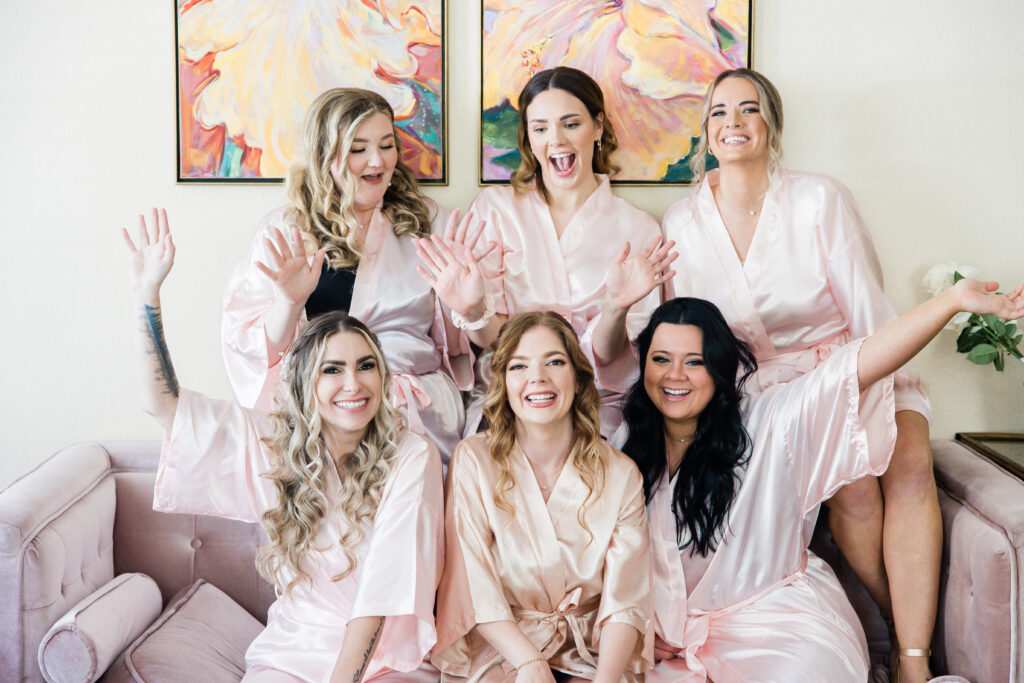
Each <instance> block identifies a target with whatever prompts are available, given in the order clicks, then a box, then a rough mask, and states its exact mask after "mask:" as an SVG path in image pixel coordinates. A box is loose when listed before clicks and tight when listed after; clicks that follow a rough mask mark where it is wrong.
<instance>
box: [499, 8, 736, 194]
mask: <svg viewBox="0 0 1024 683" xmlns="http://www.w3.org/2000/svg"><path fill="white" fill-rule="evenodd" d="M750 5H751V0H718V1H717V2H715V1H712V0H532V1H531V2H520V1H519V0H482V2H481V6H482V24H481V26H482V35H481V55H482V57H481V62H482V64H481V69H482V70H481V74H482V83H481V91H480V92H481V103H480V109H481V112H480V113H481V128H480V130H481V141H480V143H481V144H480V154H481V157H480V182H481V184H490V183H504V182H508V180H509V178H510V177H511V175H512V172H513V171H514V170H515V169H516V168H517V167H518V166H519V161H520V155H519V151H518V149H517V144H516V129H517V126H518V125H519V113H518V112H517V111H516V108H515V105H516V101H517V99H518V96H519V91H520V90H521V89H522V87H523V86H524V85H525V84H526V82H527V81H528V80H529V79H530V77H531V76H532V75H533V74H534V73H536V72H538V71H541V70H543V69H549V68H552V67H555V66H572V67H576V68H577V69H581V70H583V71H585V72H587V73H588V74H590V75H591V76H592V77H593V78H594V80H596V81H597V83H598V84H599V85H600V86H601V89H602V90H603V91H604V97H605V108H606V110H607V111H608V115H609V118H610V120H611V121H612V125H613V126H614V129H615V134H616V137H617V138H618V142H619V149H618V151H617V152H616V153H615V156H614V161H615V162H616V163H617V164H618V165H619V166H620V167H621V169H622V170H621V171H619V173H617V174H616V175H615V176H614V177H613V178H612V180H613V182H616V183H622V184H635V185H661V184H685V183H688V182H690V181H691V180H692V175H691V173H690V167H689V160H690V153H691V148H694V147H695V146H696V145H695V142H696V139H697V138H698V137H699V135H700V107H701V102H702V99H703V97H704V91H705V90H706V89H707V86H708V85H709V84H710V83H711V81H713V80H714V79H715V77H716V76H717V75H718V74H719V73H721V72H722V71H724V70H726V69H734V68H737V67H744V66H749V64H750V12H751V7H750Z"/></svg>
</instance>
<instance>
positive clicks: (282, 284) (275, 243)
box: [256, 228, 325, 306]
mask: <svg viewBox="0 0 1024 683" xmlns="http://www.w3.org/2000/svg"><path fill="white" fill-rule="evenodd" d="M292 242H293V243H294V244H295V245H297V246H296V248H294V249H293V248H292V247H291V246H290V245H289V244H288V240H286V239H285V237H284V234H283V233H282V232H281V231H280V230H278V229H277V228H274V229H273V230H272V231H271V236H270V237H267V238H265V239H264V243H265V244H266V247H267V253H268V254H269V260H270V263H269V264H266V263H262V262H261V261H256V268H257V269H259V271H260V272H261V273H263V274H264V275H266V276H267V277H268V278H269V279H270V281H271V282H272V283H273V284H274V288H275V289H276V290H277V291H278V293H279V294H280V295H281V297H282V298H283V299H284V300H286V301H287V302H288V303H289V304H292V305H293V306H304V305H305V304H306V299H308V298H309V295H310V294H312V293H313V291H314V290H315V289H316V285H317V283H318V282H319V281H320V271H321V269H322V268H323V264H324V253H325V250H324V249H320V250H319V251H317V252H316V254H314V255H313V262H312V263H309V261H308V259H307V256H306V247H305V245H304V244H303V242H302V235H301V234H300V233H299V230H298V228H292Z"/></svg>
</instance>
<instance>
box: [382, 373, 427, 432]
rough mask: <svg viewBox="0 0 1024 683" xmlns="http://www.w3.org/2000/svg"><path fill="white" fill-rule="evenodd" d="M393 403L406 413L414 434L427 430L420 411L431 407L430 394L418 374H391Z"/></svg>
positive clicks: (410, 428)
mask: <svg viewBox="0 0 1024 683" xmlns="http://www.w3.org/2000/svg"><path fill="white" fill-rule="evenodd" d="M391 403H392V405H394V406H395V408H397V409H398V410H400V411H402V412H403V413H405V416H406V419H407V420H408V425H407V426H408V427H409V430H410V431H411V432H413V433H414V434H419V435H421V436H423V435H425V434H426V432H425V431H424V430H423V420H421V419H420V411H421V410H426V409H427V408H429V407H430V403H431V401H430V394H428V393H427V390H426V389H425V388H424V386H423V382H422V381H421V380H420V378H419V377H417V376H416V375H407V374H405V373H401V372H396V373H395V374H393V375H392V376H391Z"/></svg>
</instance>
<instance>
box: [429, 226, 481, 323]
mask: <svg viewBox="0 0 1024 683" xmlns="http://www.w3.org/2000/svg"><path fill="white" fill-rule="evenodd" d="M472 222H473V212H472V211H470V212H469V213H467V214H466V216H465V217H464V218H463V219H462V221H461V222H460V221H459V212H458V211H457V210H456V211H453V212H452V215H451V216H450V217H449V218H448V224H447V225H446V226H445V229H444V235H443V236H441V235H431V236H430V239H425V238H413V240H414V242H415V243H416V254H417V255H418V256H419V257H420V261H422V262H423V265H422V266H417V267H416V271H417V272H418V273H419V274H420V276H421V277H422V278H423V279H424V280H426V281H427V282H428V283H429V284H430V286H431V287H433V288H434V292H436V293H437V296H438V297H439V298H440V299H441V301H443V302H444V303H445V304H446V305H447V306H448V307H449V308H451V309H452V310H453V311H455V312H456V313H458V314H459V315H461V316H463V317H464V318H467V319H470V320H473V319H476V318H479V317H480V316H481V315H483V313H484V307H485V306H484V294H485V292H486V290H485V288H484V276H483V273H481V272H480V262H481V261H482V260H483V259H484V258H486V257H487V256H488V255H489V254H490V253H491V252H492V251H494V250H495V249H498V248H499V245H498V244H497V243H495V242H492V243H490V244H489V245H488V246H487V249H486V250H484V251H483V252H482V253H480V254H478V255H477V254H474V253H473V250H474V249H475V248H476V245H477V242H478V241H479V240H480V235H481V234H482V233H483V230H484V226H485V225H486V223H485V222H484V221H481V222H480V224H479V225H478V226H477V227H476V228H475V229H474V230H473V231H472V232H470V230H469V226H470V224H471V223H472Z"/></svg>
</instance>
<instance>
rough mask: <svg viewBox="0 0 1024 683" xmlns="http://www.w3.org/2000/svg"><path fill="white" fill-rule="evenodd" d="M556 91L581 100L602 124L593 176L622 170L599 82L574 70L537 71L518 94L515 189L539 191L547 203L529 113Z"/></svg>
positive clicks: (593, 163)
mask: <svg viewBox="0 0 1024 683" xmlns="http://www.w3.org/2000/svg"><path fill="white" fill-rule="evenodd" d="M556 89H557V90H564V91H566V92H567V93H569V94H570V95H572V96H573V97H575V98H576V99H578V100H579V101H580V102H582V103H583V106H585V107H586V108H587V111H588V112H589V113H590V117H591V118H592V119H594V121H600V122H601V126H602V130H601V143H600V144H597V143H594V158H593V161H592V162H591V167H592V169H593V171H594V173H606V174H608V175H615V174H616V173H618V172H619V166H618V165H617V164H616V163H615V162H614V161H612V154H613V153H614V152H615V150H616V149H618V147H619V141H618V138H616V137H615V129H614V128H613V127H612V122H611V119H609V118H608V112H606V111H605V108H604V93H603V92H601V86H599V85H598V84H597V81H595V80H594V79H593V78H591V77H590V76H588V75H587V74H586V73H584V72H583V71H580V70H579V69H574V68H572V67H571V66H556V67H555V68H554V69H545V70H544V71H538V72H537V73H535V74H534V75H533V77H532V78H531V79H530V80H529V81H528V82H527V83H526V85H525V86H523V89H522V90H521V91H520V93H519V105H518V106H519V129H518V130H517V131H516V140H517V142H518V143H519V156H520V158H521V159H522V160H521V161H520V162H519V168H517V169H516V170H515V172H514V173H513V174H512V187H514V188H515V189H516V191H517V192H528V191H530V190H532V189H533V188H534V187H536V188H537V191H538V192H540V196H541V197H543V198H544V201H545V202H550V201H551V196H550V194H549V193H548V188H547V187H545V186H544V175H543V173H542V172H541V170H540V162H539V161H538V160H537V157H536V156H534V154H533V148H532V147H530V133H529V126H528V125H527V119H526V110H527V109H528V108H529V106H530V103H531V102H533V98H535V97H537V95H539V94H541V93H542V92H544V91H546V90H556Z"/></svg>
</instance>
